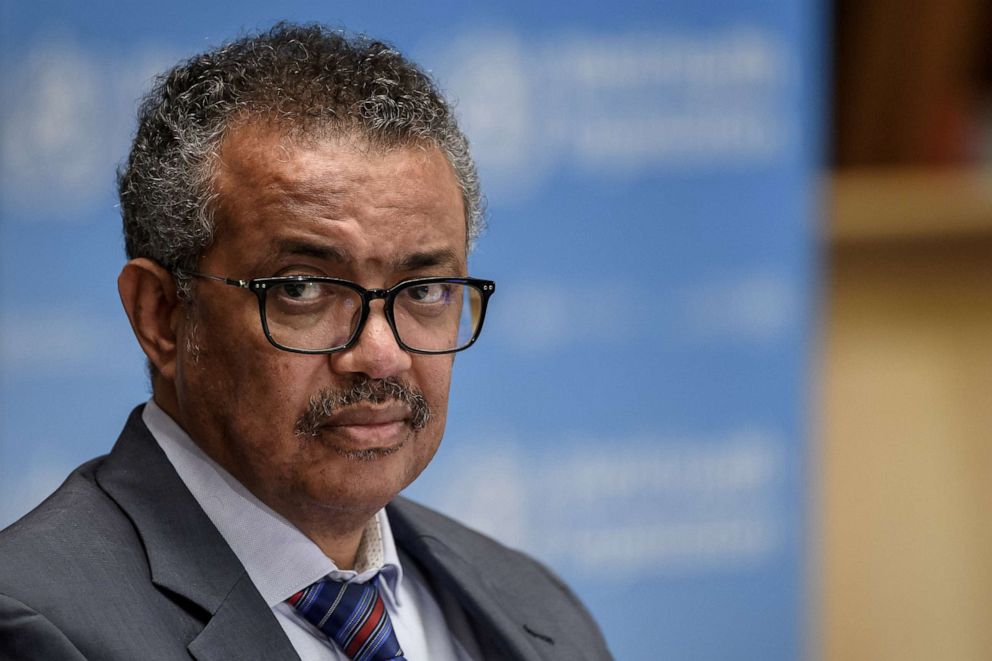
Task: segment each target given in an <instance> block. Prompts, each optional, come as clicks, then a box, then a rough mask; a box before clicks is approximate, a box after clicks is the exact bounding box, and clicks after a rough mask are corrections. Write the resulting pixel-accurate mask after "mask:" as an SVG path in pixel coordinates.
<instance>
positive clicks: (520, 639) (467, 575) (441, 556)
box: [387, 499, 554, 661]
mask: <svg viewBox="0 0 992 661" xmlns="http://www.w3.org/2000/svg"><path fill="white" fill-rule="evenodd" d="M409 505H410V504H409V502H405V501H403V499H397V500H396V501H394V503H393V504H392V505H390V506H389V507H388V508H387V511H388V514H389V524H390V527H391V528H392V530H393V536H394V538H395V539H396V544H397V546H398V547H400V548H402V550H403V551H404V552H405V553H407V554H408V555H409V556H411V557H412V558H413V559H414V560H415V561H416V562H417V563H418V565H419V566H420V567H421V568H422V570H423V572H424V574H425V576H427V578H428V580H429V581H430V582H431V583H432V584H433V587H434V588H435V591H438V592H439V591H442V590H446V591H448V592H449V593H450V594H451V595H452V596H453V597H454V598H455V599H456V600H457V602H458V605H460V606H461V607H462V608H463V609H464V611H465V613H466V614H467V615H468V617H469V619H470V620H471V621H472V624H473V625H474V630H475V634H476V636H477V637H478V638H479V641H478V642H479V644H480V646H481V647H482V650H483V653H484V654H485V655H486V658H487V659H494V660H496V659H519V660H521V661H537V660H539V659H547V658H551V656H552V654H553V652H554V648H553V645H554V643H553V641H551V639H550V638H549V637H547V636H544V635H543V634H542V633H541V629H542V627H541V626H540V625H539V624H533V623H528V622H525V621H522V620H521V617H520V614H519V613H517V612H516V611H515V610H514V609H513V608H512V607H511V604H513V603H514V600H513V596H512V595H507V594H506V593H505V591H504V590H503V588H502V587H501V586H499V585H495V584H493V583H492V582H491V581H490V580H489V579H488V578H487V577H486V575H485V574H483V573H481V572H480V571H479V566H478V563H477V562H475V563H473V562H469V561H467V560H466V559H465V558H464V557H463V555H462V554H461V553H458V552H457V551H456V550H454V549H452V548H451V547H450V546H449V545H448V544H447V543H445V542H442V541H441V539H440V538H441V537H442V535H438V534H437V533H436V532H433V533H432V532H429V531H427V530H425V529H424V528H423V527H422V526H420V525H418V523H417V522H416V521H415V520H414V519H413V518H412V517H410V516H409V514H410V511H409ZM444 538H445V540H446V541H447V540H448V536H446V535H445V536H444ZM439 601H440V603H444V600H443V599H439Z"/></svg>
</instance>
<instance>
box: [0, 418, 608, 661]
mask: <svg viewBox="0 0 992 661" xmlns="http://www.w3.org/2000/svg"><path fill="white" fill-rule="evenodd" d="M388 513H389V520H390V524H391V527H392V529H393V534H394V536H395V538H396V544H397V547H398V548H399V550H400V552H401V553H402V554H403V557H404V561H405V562H408V561H413V562H416V563H418V566H419V567H420V569H421V570H422V571H423V574H424V576H425V577H427V580H428V581H429V582H430V583H431V585H432V587H433V588H434V590H435V593H436V594H437V595H438V598H439V602H440V603H441V604H442V607H443V608H444V607H446V608H448V609H451V608H457V609H460V610H461V611H462V612H463V613H464V614H465V615H466V616H467V618H468V621H469V622H470V624H471V626H472V628H473V629H474V632H475V636H476V638H477V640H478V641H479V644H480V647H482V648H483V651H484V653H485V654H486V656H487V658H491V659H534V660H537V659H569V660H570V661H573V660H576V659H609V658H610V655H609V652H608V651H607V648H606V644H605V642H604V641H603V638H602V636H601V634H600V632H599V629H598V628H597V626H596V624H595V623H594V622H593V620H592V618H591V617H590V616H589V614H588V612H587V611H586V610H585V608H583V606H582V604H581V603H580V602H579V601H578V600H577V599H576V597H575V596H574V595H573V594H572V593H571V591H569V589H568V588H567V587H566V586H565V585H563V584H562V583H561V582H560V581H559V580H558V579H557V578H556V577H555V576H554V575H553V574H551V573H550V572H549V571H548V570H547V569H545V568H544V567H543V566H541V565H540V564H538V563H536V562H534V561H533V560H531V559H530V558H528V557H526V556H524V555H523V554H521V553H518V552H516V551H513V550H510V549H507V548H506V547H503V546H501V545H499V544H497V543H496V542H494V541H492V540H490V539H488V538H486V537H484V536H482V535H479V534H478V533H475V532H473V531H471V530H469V529H467V528H465V527H464V526H461V525H459V524H458V523H456V522H454V521H452V520H451V519H448V518H446V517H444V516H441V515H440V514H437V513H436V512H433V511H431V510H428V509H426V508H424V507H421V506H419V505H416V504H414V503H412V502H410V501H407V500H404V499H402V498H397V499H396V501H395V502H393V503H392V504H391V505H389V506H388ZM445 605H446V606H445ZM448 613H449V617H450V610H449V611H448ZM191 656H192V657H193V658H195V659H199V660H200V661H208V660H216V659H237V660H239V661H248V660H250V659H265V660H267V661H271V660H273V659H297V658H298V656H297V654H296V652H295V651H294V650H293V648H292V646H291V645H290V643H289V640H288V639H287V638H286V635H285V634H284V633H283V630H282V628H281V627H280V626H279V624H278V622H277V621H276V619H275V617H274V616H273V615H272V612H271V610H270V609H269V608H268V606H266V604H265V602H264V601H263V600H262V597H261V595H259V593H258V591H257V590H256V589H255V586H254V585H253V584H252V582H251V580H250V579H249V578H248V575H247V573H246V572H245V569H244V567H242V566H241V563H240V562H239V561H238V559H237V557H236V556H235V555H234V552H233V551H231V549H230V548H229V547H228V546H227V543H226V542H225V541H224V539H223V538H222V537H221V536H220V533H218V532H217V529H216V528H215V527H214V525H213V523H211V521H210V520H209V519H208V518H207V516H206V514H204V513H203V510H202V509H200V507H199V505H198V504H197V503H196V500H195V499H194V498H193V496H192V495H191V494H190V493H189V491H188V490H187V489H186V486H185V485H184V484H183V483H182V481H181V480H180V479H179V476H178V475H177V474H176V472H175V470H174V469H173V468H172V465H171V464H170V463H169V461H168V459H167V458H166V457H165V454H164V453H163V452H162V450H161V449H160V448H159V446H158V444H157V443H156V442H155V439H154V438H152V436H151V434H150V433H149V431H148V429H147V428H146V427H145V425H144V423H143V422H142V421H141V409H140V408H139V409H136V410H135V411H134V412H133V413H132V414H131V417H130V419H129V420H128V422H127V425H126V426H125V428H124V431H123V432H122V433H121V436H120V438H119V439H118V441H117V444H116V445H115V446H114V448H113V450H112V451H111V453H110V454H109V455H107V456H106V457H101V458H98V459H94V460H93V461H90V462H88V463H86V464H84V465H83V466H80V467H79V468H78V469H76V471H74V472H73V473H72V474H71V475H70V476H69V478H68V479H67V480H66V482H65V483H64V484H63V485H62V486H61V487H59V489H58V490H57V491H56V492H55V493H54V494H52V495H51V496H50V497H49V498H48V499H47V500H46V501H45V502H44V503H42V504H41V505H40V506H39V507H38V508H37V509H35V510H34V511H33V512H31V513H30V514H28V515H27V516H25V517H24V518H23V519H21V520H20V521H18V522H17V523H15V524H13V525H12V526H10V527H9V528H7V529H6V530H4V531H3V532H2V533H0V659H2V660H3V661H6V660H8V659H18V660H20V659H45V660H46V661H52V660H60V659H84V658H87V659H94V660H95V659H99V660H104V659H107V660H117V659H127V660H128V661H136V660H141V661H146V660H153V659H154V660H158V659H163V660H164V659H187V660H188V659H189V658H190V657H191Z"/></svg>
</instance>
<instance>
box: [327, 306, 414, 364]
mask: <svg viewBox="0 0 992 661" xmlns="http://www.w3.org/2000/svg"><path fill="white" fill-rule="evenodd" d="M330 361H331V369H332V370H333V371H334V372H335V373H337V374H342V375H356V374H362V375H365V376H367V377H368V378H370V379H385V378H388V377H391V376H398V375H400V374H402V373H403V372H405V371H407V370H409V369H410V367H411V365H412V360H411V356H410V354H409V353H408V352H407V351H405V350H403V349H402V348H401V347H400V345H399V344H397V343H396V337H395V336H394V335H393V329H392V328H391V327H390V326H389V321H388V320H387V319H386V313H385V312H384V311H383V307H382V303H381V302H380V301H373V302H372V305H371V309H370V310H369V316H368V319H366V320H365V327H364V328H362V332H361V334H360V335H359V336H358V341H357V342H356V343H355V344H354V345H353V346H352V347H351V348H349V349H347V350H345V351H341V352H338V353H333V354H331V355H330Z"/></svg>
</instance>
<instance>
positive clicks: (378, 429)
mask: <svg viewBox="0 0 992 661" xmlns="http://www.w3.org/2000/svg"><path fill="white" fill-rule="evenodd" d="M409 418H410V411H409V409H408V408H406V407H405V406H386V407H375V408H370V407H364V406H359V407H353V408H347V409H343V410H341V411H336V412H335V413H334V414H332V415H331V416H329V417H328V418H327V420H325V421H322V423H321V425H320V432H321V433H324V434H332V435H334V436H338V437H343V438H344V439H346V440H347V441H348V442H349V445H353V446H354V447H355V449H372V448H389V447H393V446H396V445H399V444H401V443H402V442H403V441H404V440H405V439H406V436H407V434H408V432H409Z"/></svg>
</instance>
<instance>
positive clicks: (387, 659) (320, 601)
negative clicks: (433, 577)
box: [286, 576, 406, 661]
mask: <svg viewBox="0 0 992 661" xmlns="http://www.w3.org/2000/svg"><path fill="white" fill-rule="evenodd" d="M378 580H379V579H378V576H377V577H376V578H375V580H372V581H369V582H368V583H341V582H339V581H334V580H331V579H329V578H324V579H322V580H320V581H317V582H316V583H314V584H313V585H311V586H309V587H307V588H304V589H303V590H300V591H299V592H297V593H296V594H294V595H293V596H292V597H290V598H289V599H287V600H286V601H287V602H289V604H291V605H292V606H294V607H295V608H296V610H297V611H298V612H299V613H300V615H302V616H303V617H304V618H305V619H306V620H307V622H309V623H310V624H312V625H314V626H315V627H317V628H318V629H320V630H321V631H323V632H324V634H325V635H326V636H327V637H328V638H330V639H331V640H333V641H334V642H336V643H337V644H338V645H339V646H340V647H341V649H342V650H344V653H345V654H347V655H348V658H349V659H354V661H406V660H405V659H404V658H403V650H402V649H400V644H399V642H397V640H396V634H395V633H394V632H393V625H392V624H391V623H390V621H389V613H387V612H386V606H385V604H384V603H383V602H382V597H381V596H380V595H379V590H378V589H377V588H376V586H375V583H376V581H378Z"/></svg>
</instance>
